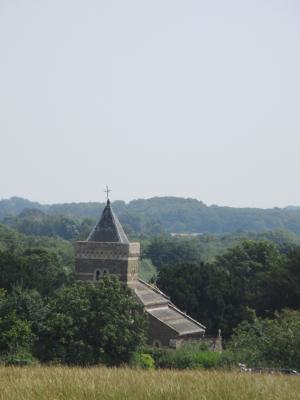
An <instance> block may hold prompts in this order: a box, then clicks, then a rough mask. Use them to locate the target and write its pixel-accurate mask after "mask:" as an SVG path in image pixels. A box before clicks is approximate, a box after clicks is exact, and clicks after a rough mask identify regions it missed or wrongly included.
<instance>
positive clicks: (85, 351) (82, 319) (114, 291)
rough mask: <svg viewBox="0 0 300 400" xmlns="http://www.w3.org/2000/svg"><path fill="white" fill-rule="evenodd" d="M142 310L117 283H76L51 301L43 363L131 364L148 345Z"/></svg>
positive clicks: (43, 341) (41, 349)
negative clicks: (135, 355) (137, 353)
mask: <svg viewBox="0 0 300 400" xmlns="http://www.w3.org/2000/svg"><path fill="white" fill-rule="evenodd" d="M145 321H146V319H145V316H144V312H143V307H142V306H141V305H140V304H138V303H137V301H135V299H134V298H133V296H132V294H131V291H130V289H128V288H127V287H125V286H124V285H122V284H121V283H120V282H119V280H118V279H116V278H114V277H108V276H105V277H103V279H101V280H99V282H97V283H96V284H90V283H76V284H73V285H72V286H70V287H68V288H65V289H62V290H60V291H59V292H57V293H56V294H55V296H54V297H53V298H52V299H51V300H50V301H49V303H48V309H47V315H46V320H45V323H44V327H43V332H42V334H41V339H40V342H41V343H40V346H39V352H38V353H39V358H40V359H41V360H43V361H51V360H52V361H56V362H63V363H67V364H82V365H87V364H97V363H105V364H107V365H117V364H120V363H122V362H128V361H129V360H130V358H131V355H132V354H133V353H134V351H135V350H136V348H137V347H138V346H139V345H141V344H142V343H143V341H144V339H145V329H146V325H145Z"/></svg>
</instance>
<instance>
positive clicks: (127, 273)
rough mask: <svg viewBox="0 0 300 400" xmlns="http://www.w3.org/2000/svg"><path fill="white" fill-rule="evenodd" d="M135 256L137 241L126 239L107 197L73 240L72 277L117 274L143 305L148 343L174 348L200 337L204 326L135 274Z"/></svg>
mask: <svg viewBox="0 0 300 400" xmlns="http://www.w3.org/2000/svg"><path fill="white" fill-rule="evenodd" d="M139 256H140V244H139V243H130V242H129V241H128V238H127V236H126V234H125V232H124V230H123V228H122V226H121V224H120V222H119V220H118V218H117V216H116V215H115V213H114V211H113V209H112V207H111V204H110V201H109V200H107V205H106V207H105V208H104V210H103V213H102V216H101V218H100V220H99V222H98V223H97V225H96V226H95V228H94V229H93V230H92V232H91V233H90V235H89V236H88V238H87V240H86V241H80V242H77V243H76V261H75V274H76V279H78V280H82V281H90V282H93V281H96V280H98V279H99V278H100V277H101V276H102V275H103V274H105V273H110V274H116V275H118V277H119V279H120V281H121V282H123V283H124V284H126V285H128V286H129V287H130V288H131V289H132V291H133V293H134V294H135V296H136V297H137V299H138V301H140V302H141V303H142V304H143V305H144V307H145V310H146V312H147V314H148V317H149V332H148V344H149V345H153V346H157V347H161V346H163V347H173V348H175V347H178V346H180V344H181V343H182V342H183V341H186V340H191V339H200V338H201V337H203V336H204V333H205V326H203V325H202V324H200V323H199V322H198V321H195V320H194V319H193V318H191V317H189V316H188V315H186V314H185V313H184V312H182V311H180V310H179V309H178V308H177V307H175V305H174V304H172V303H171V301H170V299H169V298H168V297H167V296H166V295H165V294H164V293H162V292H161V291H160V290H159V289H158V288H157V287H155V286H152V285H149V284H148V283H146V282H144V281H142V280H141V279H139V278H138V266H139Z"/></svg>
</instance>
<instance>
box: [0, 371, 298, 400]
mask: <svg viewBox="0 0 300 400" xmlns="http://www.w3.org/2000/svg"><path fill="white" fill-rule="evenodd" d="M0 399H1V400H44V399H47V400H48V399H49V400H50V399H51V400H74V399H76V400H77V399H78V400H79V399H80V400H98V399H99V400H100V399H101V400H106V399H110V400H114V399H122V400H126V399H132V400H136V399H151V400H160V399H161V400H169V399H170V400H196V399H197V400H198V399H203V400H227V399H228V400H229V399H230V400H244V399H247V400H248V399H251V400H258V399H264V400H277V399H278V400H279V399H280V400H285V399H289V400H296V399H297V400H299V399H300V378H299V377H297V376H281V375H259V374H253V375H248V374H242V373H235V372H219V371H218V372H211V371H203V372H202V371H201V372H200V371H171V370H162V371H144V370H133V369H126V368H119V369H109V368H67V367H25V368H17V367H6V368H5V367H1V368H0Z"/></svg>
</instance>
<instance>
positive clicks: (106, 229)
mask: <svg viewBox="0 0 300 400" xmlns="http://www.w3.org/2000/svg"><path fill="white" fill-rule="evenodd" d="M87 240H88V241H89V242H117V243H129V241H128V238H127V236H126V234H125V232H124V230H123V228H122V225H121V224H120V221H119V220H118V218H117V216H116V214H115V213H114V212H113V209H112V208H111V205H110V201H109V200H107V204H106V206H105V208H104V210H103V213H102V216H101V218H100V221H99V222H98V223H97V225H96V226H95V227H94V229H93V230H92V232H91V233H90V234H89V236H88V238H87Z"/></svg>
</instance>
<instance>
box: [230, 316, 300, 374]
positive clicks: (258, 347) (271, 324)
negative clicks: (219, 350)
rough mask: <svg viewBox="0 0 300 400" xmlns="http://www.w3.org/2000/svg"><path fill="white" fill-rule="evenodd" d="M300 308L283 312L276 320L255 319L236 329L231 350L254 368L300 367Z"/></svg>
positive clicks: (231, 342) (243, 323)
mask: <svg viewBox="0 0 300 400" xmlns="http://www.w3.org/2000/svg"><path fill="white" fill-rule="evenodd" d="M299 332H300V311H287V310H285V311H283V312H282V313H280V314H277V313H276V315H275V318H274V319H262V318H254V320H253V321H252V322H246V321H244V322H242V323H241V324H240V325H239V326H238V327H237V328H236V329H235V331H234V335H233V337H232V339H231V341H230V343H229V345H228V349H229V350H231V351H232V352H234V353H237V354H238V355H239V359H240V361H242V362H244V363H246V364H247V365H249V366H254V367H277V368H295V369H298V370H300V335H299Z"/></svg>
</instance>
